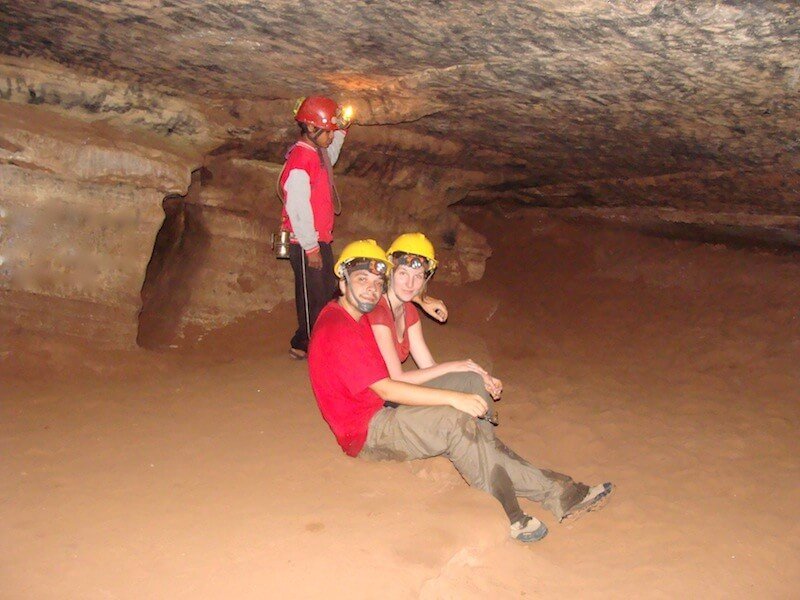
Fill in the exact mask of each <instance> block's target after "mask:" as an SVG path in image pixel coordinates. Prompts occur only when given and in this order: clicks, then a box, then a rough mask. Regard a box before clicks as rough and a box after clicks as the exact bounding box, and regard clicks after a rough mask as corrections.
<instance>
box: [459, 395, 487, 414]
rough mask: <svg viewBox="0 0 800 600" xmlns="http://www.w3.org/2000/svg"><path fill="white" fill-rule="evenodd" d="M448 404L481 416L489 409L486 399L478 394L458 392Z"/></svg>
mask: <svg viewBox="0 0 800 600" xmlns="http://www.w3.org/2000/svg"><path fill="white" fill-rule="evenodd" d="M450 406H452V407H453V408H455V409H458V410H460V411H461V412H465V413H467V414H468V415H471V416H473V417H476V418H477V417H482V416H483V415H485V414H486V411H487V410H489V406H488V405H487V404H486V400H484V399H483V398H481V397H480V396H479V395H478V394H458V395H457V396H455V397H454V398H453V399H452V400H451V401H450Z"/></svg>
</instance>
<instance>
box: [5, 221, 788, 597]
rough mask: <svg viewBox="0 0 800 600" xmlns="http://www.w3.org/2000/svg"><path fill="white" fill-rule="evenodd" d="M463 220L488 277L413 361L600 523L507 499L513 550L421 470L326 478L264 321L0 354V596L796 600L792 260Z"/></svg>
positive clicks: (297, 387)
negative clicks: (485, 381) (592, 489)
mask: <svg viewBox="0 0 800 600" xmlns="http://www.w3.org/2000/svg"><path fill="white" fill-rule="evenodd" d="M471 219H472V220H473V221H474V222H473V225H475V226H478V224H479V221H480V224H479V226H480V229H481V230H482V231H484V232H485V233H487V234H488V235H489V236H490V239H492V240H493V243H492V245H493V246H494V247H495V256H494V257H493V258H492V259H491V260H490V262H489V263H488V269H487V273H486V276H485V277H484V279H483V280H482V281H480V282H478V283H475V284H471V285H467V286H463V287H461V288H451V287H446V286H442V285H439V286H436V285H434V286H433V290H432V291H433V292H434V293H435V294H438V295H441V296H443V297H445V298H446V299H448V301H449V306H450V309H451V314H452V318H451V319H450V322H449V323H448V324H447V325H445V326H438V325H436V324H434V323H432V322H426V323H424V326H425V329H426V333H427V336H428V338H429V339H430V341H431V343H432V344H431V345H432V346H433V347H434V350H435V354H438V355H439V357H440V358H443V359H444V358H458V357H467V356H470V357H472V358H474V359H476V360H479V361H483V362H492V363H493V368H494V371H495V373H496V374H497V375H498V376H500V377H502V378H503V379H504V381H505V383H506V394H505V398H504V399H503V401H502V403H501V405H500V416H501V426H500V428H499V430H498V432H499V434H500V435H501V437H502V438H503V439H504V440H505V441H506V442H507V443H508V444H509V445H510V446H511V447H512V448H514V449H515V450H517V451H518V452H519V453H520V454H522V455H524V456H526V457H528V458H530V459H531V460H532V461H533V462H535V463H536V464H539V465H542V466H548V467H552V468H555V469H559V470H563V471H565V472H567V473H570V474H572V475H573V476H575V477H576V478H579V479H581V480H584V481H587V482H591V483H595V482H599V481H602V480H606V479H608V480H612V481H614V482H615V483H616V484H617V486H618V487H617V491H616V493H615V495H614V497H613V499H612V501H611V502H610V503H609V505H608V506H607V507H606V508H605V509H604V510H603V511H602V512H599V513H595V514H591V515H588V516H587V517H585V518H583V519H582V520H579V521H577V522H575V523H574V524H571V525H559V524H557V523H555V522H554V520H553V518H552V517H551V516H550V515H549V514H548V513H545V512H544V511H542V510H541V508H540V507H538V506H537V505H535V504H532V503H529V502H527V501H524V503H523V504H524V507H526V508H528V509H530V511H531V512H532V513H533V514H535V515H537V516H539V517H540V518H542V519H543V520H544V521H545V522H546V523H547V524H548V526H550V528H551V532H550V535H549V536H548V537H547V538H546V539H545V540H544V541H542V542H540V543H538V544H532V545H523V544H520V543H518V542H514V541H512V540H510V539H509V538H508V537H507V524H506V522H505V519H504V516H503V514H502V511H501V509H500V506H499V505H498V504H497V503H496V502H495V501H494V500H493V499H491V498H490V497H488V496H486V495H485V494H483V493H481V492H478V491H474V490H471V489H470V488H468V487H467V486H466V484H464V483H463V482H462V481H461V480H460V478H459V477H458V475H457V474H456V473H455V472H454V471H453V470H452V468H451V467H450V465H449V463H448V462H447V461H446V460H445V459H443V458H438V459H434V460H430V461H423V462H416V463H367V462H364V461H358V460H353V459H350V458H347V457H346V456H344V454H342V452H341V451H340V450H339V449H338V447H337V446H336V444H335V442H334V439H333V436H332V435H331V434H330V432H329V431H328V429H327V426H326V425H325V423H324V422H323V421H322V419H321V418H320V416H319V414H318V412H317V408H316V405H315V403H314V400H313V397H312V395H311V392H310V388H309V385H308V382H307V378H306V367H305V364H304V363H298V362H292V361H290V360H288V359H287V358H286V347H285V346H286V340H288V338H289V336H290V332H291V329H292V325H293V324H292V318H293V317H292V312H291V308H290V307H289V306H288V305H281V306H280V307H279V308H278V309H277V310H276V311H274V312H273V313H271V314H262V315H255V316H253V317H252V318H251V319H249V320H247V321H246V322H242V323H239V324H237V325H235V326H233V327H230V328H228V329H226V330H224V331H221V332H215V333H211V334H208V335H205V336H203V339H202V341H200V342H199V343H197V344H196V345H194V346H193V347H188V348H181V349H178V350H175V351H174V352H168V353H152V352H145V351H140V352H131V353H121V352H115V353H108V352H100V351H97V350H94V349H92V348H90V347H87V346H78V345H74V344H68V343H66V342H64V341H61V340H53V339H48V338H44V337H24V336H22V335H20V334H18V333H13V332H8V331H6V332H5V333H4V334H3V338H2V344H1V345H0V374H1V375H2V381H3V386H2V403H0V455H2V457H3V460H2V464H1V465H0V486H1V487H0V540H1V541H0V544H2V549H1V550H0V597H2V598H11V599H18V598H20V599H21V598H36V599H49V598H53V599H56V598H57V599H64V598H81V599H95V598H97V599H100V598H130V599H140V598H170V599H174V598H192V599H197V598H226V599H227V598H236V599H244V598H318V597H327V598H454V599H455V598H457V599H464V598H466V599H472V598H474V599H479V598H480V599H481V600H485V599H486V598H517V597H545V598H551V597H552V598H564V597H576V598H751V597H762V598H792V597H797V594H798V585H799V584H800V520H798V517H797V508H798V506H800V441H799V439H800V436H798V418H799V417H800V366H799V365H800V260H798V255H797V254H795V255H786V254H784V255H777V254H771V253H768V252H764V251H754V250H741V249H739V250H734V249H730V248H726V247H722V246H713V245H703V244H698V243H695V242H681V241H675V240H666V239H656V238H649V237H644V236H642V235H639V234H636V233H633V232H626V231H615V230H611V229H604V228H601V227H598V226H596V225H587V224H583V225H581V224H568V223H564V222H560V221H556V220H548V219H543V218H537V217H534V216H531V215H528V216H527V217H522V216H512V217H503V216H501V215H497V216H490V217H485V215H484V216H479V215H474V216H473V217H471ZM520 239H522V240H524V241H523V242H522V243H521V244H520V243H518V240H520ZM287 268H288V267H287Z"/></svg>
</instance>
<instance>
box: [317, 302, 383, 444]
mask: <svg viewBox="0 0 800 600" xmlns="http://www.w3.org/2000/svg"><path fill="white" fill-rule="evenodd" d="M308 375H309V377H310V378H311V388H312V389H313V390H314V396H316V398H317V405H318V406H319V410H320V412H321V413H322V416H323V418H324V419H325V421H326V422H327V423H328V426H329V427H330V428H331V431H333V435H335V436H336V441H337V442H339V445H340V446H341V447H342V450H344V451H345V453H346V454H349V455H350V456H356V455H358V453H359V452H361V448H362V447H363V446H364V442H365V441H366V439H367V430H368V429H369V421H370V419H372V416H373V415H374V414H375V413H376V412H378V411H379V410H380V409H381V408H382V407H383V400H381V398H380V396H378V394H376V393H375V392H373V391H372V390H371V389H370V388H369V386H371V385H372V384H373V383H375V382H376V381H380V380H381V379H385V378H386V377H388V376H389V372H388V371H387V370H386V364H385V363H384V362H383V357H382V356H381V352H380V350H378V345H377V344H376V343H375V337H374V336H373V335H372V328H371V327H370V325H369V321H367V319H365V318H363V317H362V318H361V319H359V320H358V321H356V320H355V319H353V317H351V316H350V315H349V314H348V313H347V311H345V309H344V308H342V307H341V306H339V303H338V302H337V301H336V300H332V301H331V302H329V303H328V304H327V305H326V306H325V308H323V309H322V311H321V312H320V313H319V317H317V321H316V323H314V328H313V330H312V333H311V343H310V345H309V348H308Z"/></svg>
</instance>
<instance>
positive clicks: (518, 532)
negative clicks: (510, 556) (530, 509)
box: [511, 515, 547, 542]
mask: <svg viewBox="0 0 800 600" xmlns="http://www.w3.org/2000/svg"><path fill="white" fill-rule="evenodd" d="M546 535H547V526H546V525H545V524H544V523H542V522H541V521H540V520H539V519H537V518H536V517H529V516H528V515H525V516H524V517H523V518H522V520H521V521H517V522H516V523H512V524H511V537H512V538H514V539H515V540H519V541H520V542H538V541H539V540H540V539H542V538H543V537H544V536H546Z"/></svg>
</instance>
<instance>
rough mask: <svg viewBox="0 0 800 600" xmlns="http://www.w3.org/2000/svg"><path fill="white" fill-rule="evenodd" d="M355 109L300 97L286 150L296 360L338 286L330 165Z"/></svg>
mask: <svg viewBox="0 0 800 600" xmlns="http://www.w3.org/2000/svg"><path fill="white" fill-rule="evenodd" d="M351 115H352V111H350V110H348V109H343V108H342V107H341V106H339V105H338V104H337V103H336V102H335V101H334V100H331V99H330V98H326V97H324V96H309V97H308V98H304V99H303V100H301V101H300V102H299V104H298V106H297V110H296V111H295V117H294V118H295V120H296V121H297V123H298V126H299V127H300V139H299V140H298V141H297V142H296V143H295V144H294V145H293V146H292V147H291V148H290V149H289V152H288V153H287V154H286V163H285V164H284V166H283V170H282V171H281V174H280V177H279V178H278V185H279V188H280V192H281V196H282V198H283V212H282V215H281V229H283V230H284V231H288V232H289V233H290V244H289V261H290V262H291V264H292V271H293V272H294V299H295V309H296V312H297V331H295V333H294V336H292V339H291V342H290V348H289V356H290V357H291V358H294V359H297V360H302V359H304V358H305V357H306V353H307V352H308V340H309V335H310V332H311V328H312V327H313V326H314V323H315V322H316V320H317V316H318V315H319V312H320V311H321V310H322V307H323V306H325V304H326V303H327V302H328V300H330V299H331V298H332V297H333V295H334V294H335V292H336V277H335V275H334V274H333V252H332V250H331V243H332V242H333V223H334V215H338V214H339V213H340V212H341V203H340V201H339V196H338V193H337V191H336V186H335V185H334V180H333V170H332V169H333V165H335V164H336V161H337V160H338V159H339V153H340V152H341V149H342V145H343V144H344V139H345V136H346V135H347V129H348V127H350V125H351V123H352V118H351ZM420 305H421V306H422V308H423V310H425V312H427V313H428V314H429V315H431V316H432V317H433V318H434V319H436V320H438V321H444V320H446V319H447V307H446V306H445V305H444V303H443V302H441V301H440V300H437V299H436V298H432V297H427V298H425V299H424V301H421V304H420Z"/></svg>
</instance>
